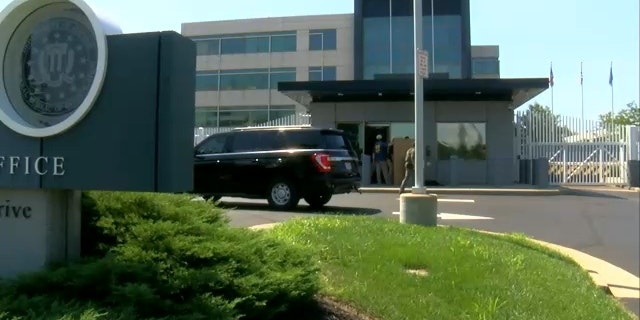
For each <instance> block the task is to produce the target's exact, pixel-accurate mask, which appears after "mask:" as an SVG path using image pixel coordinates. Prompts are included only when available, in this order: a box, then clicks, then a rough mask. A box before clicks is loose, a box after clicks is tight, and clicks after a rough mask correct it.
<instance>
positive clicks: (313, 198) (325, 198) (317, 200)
mask: <svg viewBox="0 0 640 320" xmlns="http://www.w3.org/2000/svg"><path fill="white" fill-rule="evenodd" d="M331 196H332V194H330V193H326V194H311V195H306V196H305V197H304V201H306V202H307V203H308V204H309V206H310V207H311V208H314V209H320V208H322V207H324V205H325V204H327V203H328V202H329V200H331Z"/></svg>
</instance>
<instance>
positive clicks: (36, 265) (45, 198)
mask: <svg viewBox="0 0 640 320" xmlns="http://www.w3.org/2000/svg"><path fill="white" fill-rule="evenodd" d="M80 206H81V195H80V192H78V191H70V190H38V189H33V190H17V189H2V190H0V278H7V277H14V276H16V275H19V274H21V273H26V272H34V271H38V270H40V269H42V268H44V267H46V266H48V265H50V264H51V263H57V262H63V261H69V260H74V259H77V258H79V257H80V219H81V218H80V217H81V215H80Z"/></svg>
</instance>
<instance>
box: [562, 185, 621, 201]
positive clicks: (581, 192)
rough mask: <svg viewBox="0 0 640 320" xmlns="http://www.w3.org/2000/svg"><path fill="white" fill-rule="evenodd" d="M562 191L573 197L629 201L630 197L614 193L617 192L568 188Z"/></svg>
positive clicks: (563, 188)
mask: <svg viewBox="0 0 640 320" xmlns="http://www.w3.org/2000/svg"><path fill="white" fill-rule="evenodd" d="M560 189H561V190H562V191H563V192H564V193H565V194H566V195H572V196H580V197H591V198H608V199H618V200H629V197H625V196H619V195H615V194H613V193H615V192H616V190H602V191H596V190H593V189H592V190H586V189H577V188H568V187H560ZM620 192H624V191H623V190H621V191H620ZM630 194H632V193H630Z"/></svg>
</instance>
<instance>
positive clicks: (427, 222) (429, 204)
mask: <svg viewBox="0 0 640 320" xmlns="http://www.w3.org/2000/svg"><path fill="white" fill-rule="evenodd" d="M400 223H405V224H416V225H421V226H425V227H435V226H437V225H438V196H437V195H435V194H421V193H404V194H402V195H400Z"/></svg>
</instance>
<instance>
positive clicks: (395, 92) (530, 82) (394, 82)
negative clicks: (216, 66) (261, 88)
mask: <svg viewBox="0 0 640 320" xmlns="http://www.w3.org/2000/svg"><path fill="white" fill-rule="evenodd" d="M413 83H414V82H413V79H376V80H353V81H351V80H349V81H307V82H280V83H278V91H280V92H282V93H283V94H284V95H286V96H288V97H289V98H291V99H293V100H295V101H296V102H298V103H300V104H302V105H305V106H309V105H310V104H311V103H312V102H313V103H319V102H368V101H413V100H414V98H413V91H414V90H413V87H414V84H413ZM548 87H549V81H548V79H546V78H523V79H425V80H424V94H425V100H426V101H511V102H512V104H511V107H512V108H513V109H516V108H518V107H520V106H521V105H522V104H524V103H525V102H527V101H529V100H531V99H532V98H534V97H535V96H537V95H539V94H540V93H542V92H544V91H545V90H546V89H547V88H548Z"/></svg>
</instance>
